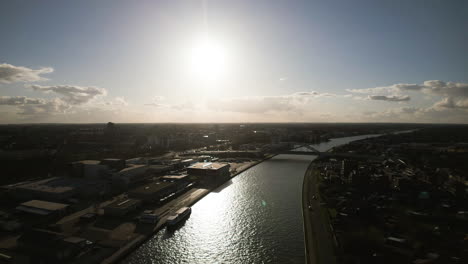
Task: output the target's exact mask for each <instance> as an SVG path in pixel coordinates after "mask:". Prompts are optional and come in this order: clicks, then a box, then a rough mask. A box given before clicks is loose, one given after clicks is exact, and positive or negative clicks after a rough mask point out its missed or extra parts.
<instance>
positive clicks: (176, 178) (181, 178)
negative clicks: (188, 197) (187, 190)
mask: <svg viewBox="0 0 468 264" xmlns="http://www.w3.org/2000/svg"><path fill="white" fill-rule="evenodd" d="M160 179H161V180H162V181H168V182H182V181H188V180H189V177H188V174H180V175H164V176H162V177H161V178H160Z"/></svg>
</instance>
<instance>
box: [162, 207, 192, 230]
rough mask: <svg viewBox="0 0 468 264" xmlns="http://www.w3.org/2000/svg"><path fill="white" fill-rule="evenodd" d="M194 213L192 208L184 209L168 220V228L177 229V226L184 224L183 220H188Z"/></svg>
mask: <svg viewBox="0 0 468 264" xmlns="http://www.w3.org/2000/svg"><path fill="white" fill-rule="evenodd" d="M191 213H192V209H191V208H190V207H182V208H180V209H179V210H177V212H175V213H174V214H172V215H170V216H169V217H168V218H167V222H166V223H167V227H169V228H172V227H176V226H177V224H179V223H180V222H182V221H183V220H185V219H187V218H188V217H189V216H190V214H191Z"/></svg>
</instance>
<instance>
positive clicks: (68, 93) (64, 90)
mask: <svg viewBox="0 0 468 264" xmlns="http://www.w3.org/2000/svg"><path fill="white" fill-rule="evenodd" d="M29 87H31V88H32V89H33V90H35V91H41V92H46V93H48V92H54V93H57V94H59V95H62V98H61V99H62V100H63V101H64V102H66V103H69V104H72V105H79V104H84V103H87V102H89V101H91V100H93V99H95V98H96V97H98V96H104V95H106V94H107V91H106V89H103V88H98V87H93V86H89V87H83V86H74V85H56V86H42V85H31V86H29Z"/></svg>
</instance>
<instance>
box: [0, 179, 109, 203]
mask: <svg viewBox="0 0 468 264" xmlns="http://www.w3.org/2000/svg"><path fill="white" fill-rule="evenodd" d="M2 189H4V190H7V191H8V194H9V195H10V196H11V197H12V198H14V199H17V200H23V201H25V200H33V199H38V200H46V201H67V200H68V199H70V198H72V197H78V198H92V197H97V196H101V195H104V194H105V193H106V192H108V191H109V186H108V184H107V183H106V181H104V180H100V179H82V178H70V177H65V178H61V177H52V178H47V179H42V180H37V181H28V182H21V183H17V184H12V185H7V186H3V187H2Z"/></svg>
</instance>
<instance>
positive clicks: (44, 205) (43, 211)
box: [16, 200, 69, 216]
mask: <svg viewBox="0 0 468 264" xmlns="http://www.w3.org/2000/svg"><path fill="white" fill-rule="evenodd" d="M68 206H69V205H68V204H61V203H53V202H47V201H41V200H31V201H28V202H25V203H22V204H20V205H19V206H18V207H16V210H17V211H18V212H22V213H27V214H33V215H37V216H61V215H64V214H65V213H66V210H67V208H68Z"/></svg>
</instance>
